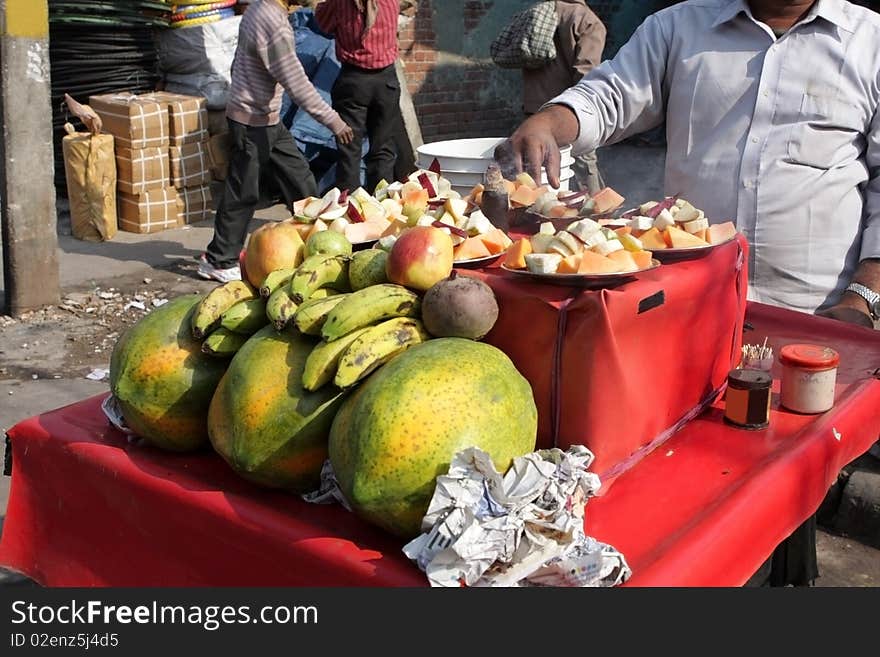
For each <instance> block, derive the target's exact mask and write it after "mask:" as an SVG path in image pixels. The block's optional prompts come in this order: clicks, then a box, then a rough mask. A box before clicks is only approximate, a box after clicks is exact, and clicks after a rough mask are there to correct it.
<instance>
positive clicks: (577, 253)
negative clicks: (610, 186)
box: [501, 218, 660, 287]
mask: <svg viewBox="0 0 880 657" xmlns="http://www.w3.org/2000/svg"><path fill="white" fill-rule="evenodd" d="M659 266H660V262H659V261H658V260H656V259H655V258H653V257H652V254H651V252H650V251H647V250H645V249H644V248H643V247H642V245H641V243H640V242H639V240H638V239H636V238H634V237H633V236H632V235H631V234H630V233H629V232H628V231H626V230H621V229H617V230H615V229H612V228H609V227H607V226H600V225H599V223H598V222H597V221H594V220H593V219H589V218H583V219H578V220H576V221H574V222H572V223H570V224H569V225H568V226H567V227H566V228H565V229H564V230H556V227H555V226H554V225H553V223H551V222H545V223H543V224H541V226H540V228H539V230H538V233H536V234H535V235H532V236H531V237H527V238H526V237H524V238H522V239H519V240H517V241H516V242H514V243H513V244H512V245H511V246H510V247H509V248H508V249H507V253H506V255H505V257H504V262H503V263H502V265H501V268H502V269H504V270H506V271H509V272H511V273H512V274H514V275H517V276H522V277H524V278H529V279H532V280H535V281H539V282H542V283H550V284H554V285H573V286H590V287H594V286H607V285H614V284H617V283H621V282H625V281H627V280H629V279H632V278H633V277H635V276H637V275H638V274H641V273H644V272H647V271H650V270H652V269H656V268H657V267H659Z"/></svg>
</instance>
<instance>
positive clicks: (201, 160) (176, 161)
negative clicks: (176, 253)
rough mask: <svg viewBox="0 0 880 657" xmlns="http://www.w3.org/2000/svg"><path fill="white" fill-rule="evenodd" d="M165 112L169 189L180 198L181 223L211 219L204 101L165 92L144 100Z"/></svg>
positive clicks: (206, 117) (206, 111) (207, 133)
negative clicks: (174, 190) (167, 130)
mask: <svg viewBox="0 0 880 657" xmlns="http://www.w3.org/2000/svg"><path fill="white" fill-rule="evenodd" d="M143 97H145V98H148V99H150V100H154V101H156V102H157V103H159V104H160V105H161V106H162V107H164V108H165V109H166V111H167V112H168V122H169V126H170V133H171V135H170V141H171V145H170V148H169V162H170V167H171V170H170V181H171V185H172V186H173V187H174V188H175V189H176V190H177V194H178V196H179V197H180V208H181V223H183V224H191V223H195V222H198V221H205V220H207V219H210V218H211V213H212V207H211V163H210V155H209V151H208V140H209V137H210V135H209V132H208V110H207V106H206V103H205V99H204V98H200V97H198V96H185V95H183V94H173V93H167V92H156V93H153V94H147V95H146V96H143Z"/></svg>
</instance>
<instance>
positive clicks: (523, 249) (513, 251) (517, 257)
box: [504, 238, 532, 269]
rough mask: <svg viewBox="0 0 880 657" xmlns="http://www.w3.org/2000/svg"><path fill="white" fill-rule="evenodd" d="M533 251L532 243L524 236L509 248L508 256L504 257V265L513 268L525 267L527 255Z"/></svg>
mask: <svg viewBox="0 0 880 657" xmlns="http://www.w3.org/2000/svg"><path fill="white" fill-rule="evenodd" d="M531 252H532V243H531V242H529V241H528V240H527V239H525V238H522V239H518V240H517V241H516V242H514V243H513V244H512V245H511V247H510V248H509V249H507V257H505V258H504V266H505V267H510V268H511V269H525V268H526V256H527V255H529V254H530V253H531Z"/></svg>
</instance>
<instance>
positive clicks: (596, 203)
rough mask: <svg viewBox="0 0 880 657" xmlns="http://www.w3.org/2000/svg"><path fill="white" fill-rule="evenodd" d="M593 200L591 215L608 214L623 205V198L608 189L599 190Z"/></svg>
mask: <svg viewBox="0 0 880 657" xmlns="http://www.w3.org/2000/svg"><path fill="white" fill-rule="evenodd" d="M592 198H593V214H608V213H609V212H611V211H612V210H616V209H617V208H619V207H620V206H621V205H623V201H624V198H623V197H622V196H621V195H620V194H618V193H617V192H615V191H614V190H613V189H611V188H610V187H606V188H604V189H600V190H599V191H598V192H596V195H595V196H593V197H592Z"/></svg>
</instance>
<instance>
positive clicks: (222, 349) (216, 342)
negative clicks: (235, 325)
mask: <svg viewBox="0 0 880 657" xmlns="http://www.w3.org/2000/svg"><path fill="white" fill-rule="evenodd" d="M249 337H250V336H249V335H244V334H242V333H236V332H235V331H230V330H229V329H226V328H223V327H222V326H221V327H220V328H218V329H215V330H214V331H212V332H211V334H210V335H208V337H207V338H205V341H204V342H202V352H203V353H206V354H208V355H209V356H216V357H218V358H232V357H233V356H234V355H235V352H237V351H238V350H239V349H241V348H242V346H244V343H245V342H247V341H248V338H249Z"/></svg>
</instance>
